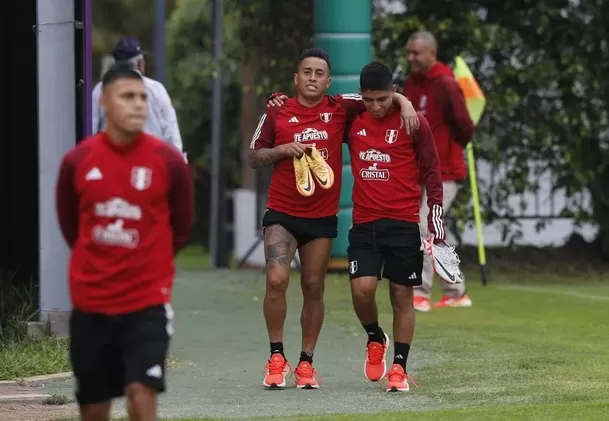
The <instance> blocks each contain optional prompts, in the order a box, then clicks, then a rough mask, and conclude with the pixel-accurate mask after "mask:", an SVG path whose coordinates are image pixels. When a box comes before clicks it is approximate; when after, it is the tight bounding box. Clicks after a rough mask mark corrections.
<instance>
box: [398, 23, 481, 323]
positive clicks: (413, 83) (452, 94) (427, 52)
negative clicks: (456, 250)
mask: <svg viewBox="0 0 609 421" xmlns="http://www.w3.org/2000/svg"><path fill="white" fill-rule="evenodd" d="M437 50H438V43H437V41H436V39H435V37H434V36H433V35H432V34H431V33H429V32H427V31H419V32H416V33H414V34H413V35H412V36H411V37H410V39H409V40H408V44H407V45H406V54H407V56H408V63H409V65H410V74H409V75H408V77H407V79H406V82H405V84H404V95H406V97H407V98H408V99H410V101H412V104H413V105H414V106H415V109H416V110H417V111H418V112H419V113H421V114H423V115H424V116H425V117H426V118H427V121H428V122H429V125H430V127H431V131H432V132H433V135H434V139H435V142H436V147H437V149H438V155H439V157H440V164H441V169H442V181H443V185H444V200H443V204H444V212H446V211H447V210H448V209H449V208H450V205H451V203H452V202H453V200H454V199H455V196H456V195H457V190H458V186H457V181H461V180H464V179H465V178H466V177H467V170H466V168H465V160H464V157H463V147H464V146H465V145H467V143H468V142H469V141H470V140H471V139H472V136H473V134H474V123H473V122H472V120H471V118H470V116H469V113H468V111H467V107H466V105H465V97H464V96H463V92H462V91H461V89H460V87H459V85H458V83H457V81H456V79H455V75H454V74H453V72H452V70H451V69H450V67H448V66H447V65H445V64H444V63H442V62H440V61H438V60H437V56H436V54H437ZM425 193H426V192H425V190H424V189H423V200H421V212H420V214H421V221H425V220H426V215H427V213H428V212H429V209H428V208H427V206H426V200H425ZM421 230H422V232H423V233H424V234H425V233H427V231H426V227H425V226H424V224H422V225H421ZM433 276H434V270H433V267H432V264H431V262H430V260H429V258H428V257H426V258H425V262H424V266H423V284H422V285H421V286H420V287H417V288H416V289H415V297H414V304H415V309H416V310H418V311H429V310H431V308H432V304H431V302H430V298H431V286H432V281H433ZM441 285H442V289H443V290H444V295H443V296H442V298H441V299H440V301H439V302H437V303H434V304H433V307H434V308H440V307H470V306H471V305H472V301H471V299H470V297H469V295H468V294H467V293H466V292H465V284H449V283H446V282H442V283H441Z"/></svg>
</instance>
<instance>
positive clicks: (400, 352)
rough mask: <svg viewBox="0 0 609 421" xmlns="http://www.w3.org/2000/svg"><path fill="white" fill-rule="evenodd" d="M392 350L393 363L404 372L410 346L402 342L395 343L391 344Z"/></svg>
mask: <svg viewBox="0 0 609 421" xmlns="http://www.w3.org/2000/svg"><path fill="white" fill-rule="evenodd" d="M393 349H394V351H395V353H394V357H393V363H394V364H399V365H401V366H402V368H403V369H404V371H406V361H407V360H408V352H410V345H409V344H405V343H403V342H395V343H394V344H393Z"/></svg>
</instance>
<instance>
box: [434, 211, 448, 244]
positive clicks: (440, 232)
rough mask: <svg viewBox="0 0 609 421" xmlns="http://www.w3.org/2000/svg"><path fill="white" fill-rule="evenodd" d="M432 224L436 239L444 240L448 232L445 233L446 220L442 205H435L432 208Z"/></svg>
mask: <svg viewBox="0 0 609 421" xmlns="http://www.w3.org/2000/svg"><path fill="white" fill-rule="evenodd" d="M430 212H431V223H432V225H433V229H434V231H435V237H436V238H437V239H439V240H444V238H445V237H446V232H445V231H444V218H443V213H444V211H443V210H442V206H441V205H433V206H432V207H431V210H430Z"/></svg>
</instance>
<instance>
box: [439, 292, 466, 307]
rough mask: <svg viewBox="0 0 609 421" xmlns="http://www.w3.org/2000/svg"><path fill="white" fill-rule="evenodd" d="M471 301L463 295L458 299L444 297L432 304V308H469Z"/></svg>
mask: <svg viewBox="0 0 609 421" xmlns="http://www.w3.org/2000/svg"><path fill="white" fill-rule="evenodd" d="M471 306H472V299H471V298H469V295H467V294H463V295H462V296H461V297H459V298H451V297H447V296H446V295H444V296H443V297H442V298H441V299H440V301H438V302H435V303H433V305H432V307H433V308H445V307H471Z"/></svg>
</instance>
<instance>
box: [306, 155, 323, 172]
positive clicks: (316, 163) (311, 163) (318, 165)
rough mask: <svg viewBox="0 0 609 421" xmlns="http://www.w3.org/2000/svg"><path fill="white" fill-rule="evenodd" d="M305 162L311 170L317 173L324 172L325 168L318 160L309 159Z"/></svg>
mask: <svg viewBox="0 0 609 421" xmlns="http://www.w3.org/2000/svg"><path fill="white" fill-rule="evenodd" d="M320 159H323V158H320ZM307 162H308V164H309V167H311V169H312V170H313V171H316V172H319V171H325V170H326V166H325V165H324V164H323V163H322V162H321V161H319V160H317V159H314V158H312V157H310V158H309V159H307Z"/></svg>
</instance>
